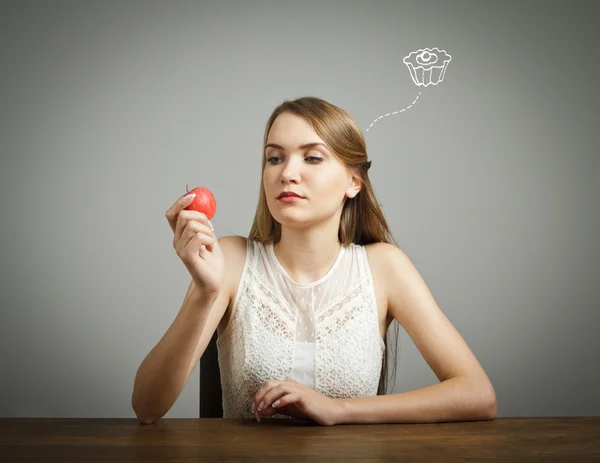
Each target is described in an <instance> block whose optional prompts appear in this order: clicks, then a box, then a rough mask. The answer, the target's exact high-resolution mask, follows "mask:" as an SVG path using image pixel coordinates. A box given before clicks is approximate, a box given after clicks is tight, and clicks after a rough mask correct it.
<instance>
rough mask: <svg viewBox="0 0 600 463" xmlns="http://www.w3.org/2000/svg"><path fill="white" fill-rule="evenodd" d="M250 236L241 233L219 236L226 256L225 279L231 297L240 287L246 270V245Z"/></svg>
mask: <svg viewBox="0 0 600 463" xmlns="http://www.w3.org/2000/svg"><path fill="white" fill-rule="evenodd" d="M247 240H248V238H246V237H244V236H240V235H228V236H222V237H221V238H219V245H220V246H221V249H222V250H223V256H224V258H225V281H226V284H227V287H228V290H229V294H230V298H231V297H232V296H233V291H235V290H236V288H237V287H238V282H239V280H240V278H241V276H242V271H243V270H244V263H245V261H246V246H247V244H246V243H247Z"/></svg>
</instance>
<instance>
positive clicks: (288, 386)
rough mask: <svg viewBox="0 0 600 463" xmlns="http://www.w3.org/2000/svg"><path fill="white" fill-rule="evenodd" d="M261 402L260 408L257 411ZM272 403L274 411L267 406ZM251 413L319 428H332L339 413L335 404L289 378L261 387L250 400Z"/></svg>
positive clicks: (335, 402) (339, 408) (273, 381)
mask: <svg viewBox="0 0 600 463" xmlns="http://www.w3.org/2000/svg"><path fill="white" fill-rule="evenodd" d="M277 401H279V404H277ZM261 402H263V405H262V408H261V410H260V411H259V410H258V406H259V404H260V403H261ZM274 403H275V405H276V408H273V407H272V406H271V405H273V404H274ZM251 410H252V412H253V413H257V414H258V416H257V418H260V417H261V416H272V415H274V414H276V413H280V414H283V415H288V416H291V417H293V418H298V419H301V420H314V421H316V422H317V423H319V424H320V425H323V426H333V425H335V424H336V422H337V420H338V416H339V414H340V413H341V411H342V410H341V403H340V401H339V400H337V399H332V398H330V397H327V396H325V395H323V394H320V393H318V392H317V391H315V390H313V389H311V388H309V387H307V386H305V385H304V384H302V383H300V382H298V381H296V380H294V379H291V378H288V379H286V380H285V381H280V380H270V381H267V382H266V383H264V384H263V385H262V387H261V388H260V389H259V390H258V392H257V393H256V395H255V396H254V400H253V402H252V404H251Z"/></svg>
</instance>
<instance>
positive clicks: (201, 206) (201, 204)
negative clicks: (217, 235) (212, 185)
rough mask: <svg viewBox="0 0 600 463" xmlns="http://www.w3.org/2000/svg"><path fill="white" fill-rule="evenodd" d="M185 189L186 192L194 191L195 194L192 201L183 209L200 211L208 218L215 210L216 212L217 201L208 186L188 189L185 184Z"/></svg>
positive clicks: (211, 216)
mask: <svg viewBox="0 0 600 463" xmlns="http://www.w3.org/2000/svg"><path fill="white" fill-rule="evenodd" d="M185 190H186V191H187V193H186V194H189V193H196V196H195V197H194V199H192V202H191V203H190V204H188V205H187V206H186V207H185V210H188V211H189V210H194V211H198V212H202V213H203V214H204V215H206V217H207V218H208V220H210V219H212V218H213V217H214V216H215V212H217V201H216V200H215V197H214V195H213V194H212V193H211V191H210V190H209V189H208V188H204V187H201V186H199V187H196V188H194V189H193V190H191V191H188V186H187V185H186V186H185Z"/></svg>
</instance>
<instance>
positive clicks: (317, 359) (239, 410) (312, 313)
mask: <svg viewBox="0 0 600 463" xmlns="http://www.w3.org/2000/svg"><path fill="white" fill-rule="evenodd" d="M246 241H247V254H246V261H245V264H244V270H243V272H242V276H241V278H240V282H239V286H238V290H237V294H236V297H235V301H234V304H233V307H232V315H231V317H230V320H229V322H228V324H227V326H226V328H225V331H224V332H223V333H222V335H220V336H219V337H218V338H217V348H218V358H219V368H220V371H221V388H222V391H223V417H224V418H254V414H253V413H252V411H251V410H250V405H251V403H252V400H253V399H254V395H255V394H256V392H257V391H258V389H259V388H260V387H261V386H262V385H263V384H264V383H265V382H266V381H268V380H270V379H279V380H284V379H286V378H293V379H295V380H297V381H299V382H301V383H303V384H305V385H306V386H308V387H310V388H311V389H314V390H316V391H317V392H320V393H321V394H324V395H326V396H328V397H332V398H350V397H359V396H374V395H377V388H378V385H379V378H380V374H381V368H382V360H383V352H384V349H385V344H384V342H383V339H382V338H381V335H380V333H379V321H378V313H377V303H376V297H375V291H374V287H373V281H372V278H371V271H370V268H369V264H368V261H367V255H366V251H365V248H364V247H363V246H360V245H356V244H351V245H350V246H347V247H342V249H341V251H340V254H339V256H338V258H337V260H336V262H335V263H334V264H333V266H332V267H331V269H330V270H329V271H328V272H327V274H326V275H325V276H323V278H321V279H320V280H318V281H315V282H312V283H308V284H299V283H296V282H295V281H294V280H293V279H292V278H291V277H290V276H289V275H288V273H287V272H286V271H285V269H284V268H283V267H282V266H281V264H280V263H279V261H278V260H277V258H276V256H275V253H274V252H273V245H272V244H266V245H264V246H263V245H262V244H261V243H257V242H254V241H251V240H248V239H247V240H246ZM272 417H273V418H288V416H287V415H283V414H275V415H273V416H272ZM265 418H268V417H265Z"/></svg>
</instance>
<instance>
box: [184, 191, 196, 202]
mask: <svg viewBox="0 0 600 463" xmlns="http://www.w3.org/2000/svg"><path fill="white" fill-rule="evenodd" d="M194 196H196V193H190V194H189V195H185V196H184V197H183V200H184V201H187V200H188V199H192V198H193V197H194Z"/></svg>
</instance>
